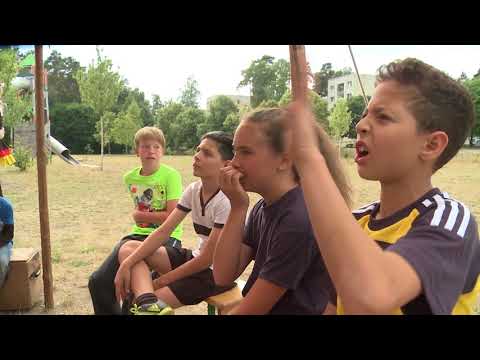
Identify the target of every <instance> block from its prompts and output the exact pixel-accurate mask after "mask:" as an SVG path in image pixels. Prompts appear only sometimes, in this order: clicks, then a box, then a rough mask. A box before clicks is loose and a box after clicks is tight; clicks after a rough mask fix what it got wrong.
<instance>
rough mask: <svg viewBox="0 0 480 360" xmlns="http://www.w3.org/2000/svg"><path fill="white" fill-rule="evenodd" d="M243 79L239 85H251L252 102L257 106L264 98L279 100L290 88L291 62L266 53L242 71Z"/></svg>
mask: <svg viewBox="0 0 480 360" xmlns="http://www.w3.org/2000/svg"><path fill="white" fill-rule="evenodd" d="M242 76H243V80H242V81H240V83H239V84H238V87H243V86H248V85H250V86H251V99H250V101H251V104H252V107H254V108H255V107H257V106H258V105H259V104H260V103H261V102H262V101H264V100H274V101H279V100H280V99H281V97H282V96H283V94H284V93H285V91H287V89H288V83H289V80H290V64H289V62H288V61H286V60H284V59H279V60H277V61H275V58H274V57H273V56H269V55H264V56H263V57H262V58H261V59H257V60H255V61H253V62H252V63H251V64H250V66H249V67H248V68H247V69H245V70H243V71H242Z"/></svg>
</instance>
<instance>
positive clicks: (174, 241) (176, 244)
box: [120, 234, 182, 248]
mask: <svg viewBox="0 0 480 360" xmlns="http://www.w3.org/2000/svg"><path fill="white" fill-rule="evenodd" d="M147 236H148V235H138V234H130V235H127V236H125V237H123V238H122V239H121V240H120V242H122V245H123V243H125V242H127V241H128V240H137V241H143V240H145V239H146V238H147ZM164 246H173V247H176V248H181V247H182V242H181V241H180V240H178V239H175V238H174V237H170V238H169V239H168V240H167V242H166V243H165V245H164Z"/></svg>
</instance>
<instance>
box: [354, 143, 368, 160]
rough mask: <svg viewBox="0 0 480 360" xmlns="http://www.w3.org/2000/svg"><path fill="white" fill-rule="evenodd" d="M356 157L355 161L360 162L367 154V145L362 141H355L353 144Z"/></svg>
mask: <svg viewBox="0 0 480 360" xmlns="http://www.w3.org/2000/svg"><path fill="white" fill-rule="evenodd" d="M355 150H356V156H355V160H360V159H363V158H364V157H366V156H367V155H368V154H369V151H368V148H367V145H366V144H365V143H364V142H363V141H357V142H356V144H355Z"/></svg>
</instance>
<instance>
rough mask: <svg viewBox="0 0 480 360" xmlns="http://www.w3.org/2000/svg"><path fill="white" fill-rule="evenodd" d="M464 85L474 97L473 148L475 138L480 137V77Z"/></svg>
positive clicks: (471, 136) (471, 144)
mask: <svg viewBox="0 0 480 360" xmlns="http://www.w3.org/2000/svg"><path fill="white" fill-rule="evenodd" d="M463 84H464V86H465V87H466V88H467V90H468V91H469V92H470V94H471V95H472V100H473V103H474V105H475V115H476V118H475V123H474V125H473V128H472V131H471V132H470V146H473V138H474V137H477V136H480V77H475V78H473V79H471V80H467V81H465V82H464V83H463Z"/></svg>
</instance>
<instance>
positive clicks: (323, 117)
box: [279, 90, 330, 133]
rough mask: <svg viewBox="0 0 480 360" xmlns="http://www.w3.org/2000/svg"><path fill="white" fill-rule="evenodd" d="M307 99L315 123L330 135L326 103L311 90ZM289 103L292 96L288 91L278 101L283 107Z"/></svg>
mask: <svg viewBox="0 0 480 360" xmlns="http://www.w3.org/2000/svg"><path fill="white" fill-rule="evenodd" d="M308 98H309V99H310V103H311V104H312V111H313V113H314V114H315V118H316V120H317V122H318V123H319V124H320V125H321V126H322V127H323V128H324V129H325V131H326V132H328V133H330V129H329V123H328V103H327V102H326V101H325V100H323V99H322V98H321V97H320V95H318V94H317V93H316V92H315V91H313V90H309V91H308ZM291 101H292V94H291V92H290V90H288V91H287V92H285V94H284V95H283V96H282V98H281V99H280V101H279V105H280V106H285V105H287V104H288V103H290V102H291Z"/></svg>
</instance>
